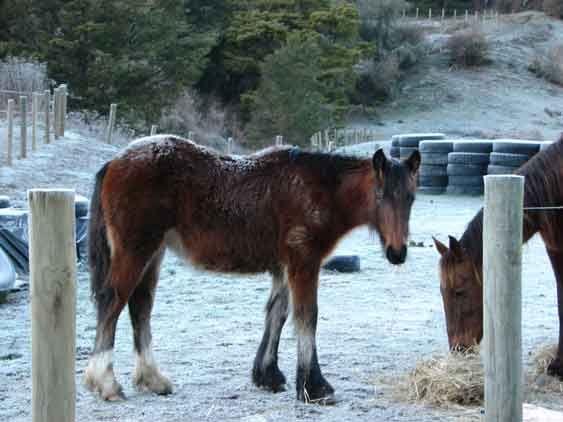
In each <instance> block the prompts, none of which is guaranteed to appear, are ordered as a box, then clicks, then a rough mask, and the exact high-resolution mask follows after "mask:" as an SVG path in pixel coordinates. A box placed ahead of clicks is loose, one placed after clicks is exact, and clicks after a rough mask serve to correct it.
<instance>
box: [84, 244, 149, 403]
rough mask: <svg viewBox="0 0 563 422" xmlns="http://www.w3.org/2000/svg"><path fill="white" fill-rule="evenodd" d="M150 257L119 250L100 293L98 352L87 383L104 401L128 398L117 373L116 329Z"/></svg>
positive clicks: (87, 374) (91, 364)
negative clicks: (115, 358)
mask: <svg viewBox="0 0 563 422" xmlns="http://www.w3.org/2000/svg"><path fill="white" fill-rule="evenodd" d="M145 264H146V260H145V259H142V258H141V257H137V256H131V255H126V254H121V253H117V254H115V256H114V257H113V258H112V262H111V268H110V271H109V275H108V282H107V284H106V285H105V286H104V287H103V288H102V291H101V292H98V295H97V302H98V303H97V306H98V309H97V313H98V323H97V329H96V341H95V344H94V351H93V352H92V356H91V357H90V360H89V361H88V367H87V368H86V371H85V373H84V382H85V384H86V386H87V387H88V388H89V389H90V390H92V391H97V392H99V393H100V395H101V397H102V398H103V399H104V400H110V401H114V400H120V399H123V398H124V395H123V389H122V387H121V385H120V384H119V383H118V382H117V380H116V379H115V375H114V372H113V346H114V342H115V328H116V325H117V320H118V319H119V315H120V314H121V311H122V310H123V308H124V307H125V305H126V304H127V301H128V299H129V296H130V295H131V293H132V292H133V290H134V289H135V287H136V285H137V283H138V282H139V279H140V277H141V275H142V272H143V268H144V266H145Z"/></svg>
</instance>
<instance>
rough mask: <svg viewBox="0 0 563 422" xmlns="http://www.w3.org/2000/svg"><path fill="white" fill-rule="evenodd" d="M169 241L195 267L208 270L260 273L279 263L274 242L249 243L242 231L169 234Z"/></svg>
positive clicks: (167, 241)
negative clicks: (186, 234)
mask: <svg viewBox="0 0 563 422" xmlns="http://www.w3.org/2000/svg"><path fill="white" fill-rule="evenodd" d="M166 244H167V246H168V247H169V248H170V249H172V250H173V251H174V252H175V253H176V254H178V255H180V256H182V257H183V258H185V259H187V260H188V261H189V262H191V263H192V264H193V265H194V266H196V267H199V268H203V269H205V270H209V271H217V272H235V273H260V272H265V271H270V270H273V269H274V268H277V266H278V259H277V253H276V250H275V246H274V245H275V242H270V243H269V244H263V243H256V244H253V243H249V242H248V239H246V238H244V237H243V236H242V235H241V234H240V235H239V234H237V233H232V232H231V233H229V234H228V235H225V234H222V233H218V232H198V233H190V234H189V235H188V236H181V235H180V234H179V233H178V232H177V231H176V230H171V231H170V232H168V233H167V236H166Z"/></svg>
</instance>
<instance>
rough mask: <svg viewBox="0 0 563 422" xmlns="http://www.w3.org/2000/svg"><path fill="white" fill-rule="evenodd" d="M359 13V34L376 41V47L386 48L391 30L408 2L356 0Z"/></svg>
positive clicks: (368, 39)
mask: <svg viewBox="0 0 563 422" xmlns="http://www.w3.org/2000/svg"><path fill="white" fill-rule="evenodd" d="M356 4H357V7H358V12H359V14H360V36H361V37H362V38H363V39H364V40H366V41H376V45H377V48H378V49H388V48H389V43H390V37H391V30H392V28H393V26H394V24H395V22H396V20H397V18H398V17H399V16H400V14H401V12H402V11H403V10H405V9H407V8H408V6H409V4H408V3H407V2H406V1H404V0H357V1H356Z"/></svg>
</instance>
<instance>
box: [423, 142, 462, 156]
mask: <svg viewBox="0 0 563 422" xmlns="http://www.w3.org/2000/svg"><path fill="white" fill-rule="evenodd" d="M418 149H419V150H420V152H421V153H434V154H435V153H440V152H441V153H448V152H452V151H453V150H454V142H453V141H440V140H436V141H421V142H420V144H418Z"/></svg>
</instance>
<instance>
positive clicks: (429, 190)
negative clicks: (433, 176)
mask: <svg viewBox="0 0 563 422" xmlns="http://www.w3.org/2000/svg"><path fill="white" fill-rule="evenodd" d="M416 191H417V192H419V193H424V194H427V195H440V194H442V193H444V192H445V191H446V186H419V187H418V188H417V190H416Z"/></svg>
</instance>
